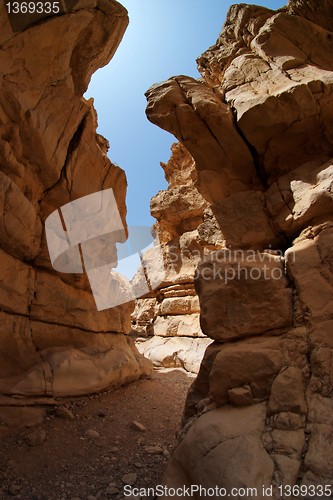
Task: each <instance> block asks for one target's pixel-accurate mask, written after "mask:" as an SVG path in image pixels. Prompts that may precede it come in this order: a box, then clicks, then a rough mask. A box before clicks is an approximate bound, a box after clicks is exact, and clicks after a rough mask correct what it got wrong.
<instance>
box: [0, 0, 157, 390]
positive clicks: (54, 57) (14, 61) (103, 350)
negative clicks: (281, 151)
mask: <svg viewBox="0 0 333 500" xmlns="http://www.w3.org/2000/svg"><path fill="white" fill-rule="evenodd" d="M5 9H6V8H5V5H4V4H2V5H1V6H0V44H1V54H0V63H1V64H0V66H1V84H0V156H1V162H0V179H1V189H0V211H1V213H0V308H1V327H0V351H1V363H0V392H1V393H4V394H7V395H11V394H12V395H16V394H19V395H21V396H66V395H77V394H84V393H87V392H95V391H100V390H102V389H104V388H105V387H108V386H109V385H112V386H118V385H121V384H123V383H124V382H128V381H130V380H135V379H137V378H139V377H140V376H142V375H146V374H149V372H150V370H151V365H150V362H149V361H147V360H144V359H143V358H142V356H141V355H140V354H139V353H138V352H137V350H136V349H135V347H134V345H133V342H132V341H131V339H129V338H127V337H125V336H124V334H126V333H128V332H129V331H130V314H131V312H132V309H133V303H128V304H124V305H122V306H118V307H116V308H113V309H110V310H105V311H101V312H99V311H97V308H96V304H95V302H94V299H93V296H92V293H91V290H90V288H89V284H88V281H87V279H86V278H85V277H84V275H73V274H60V273H56V272H55V271H54V270H53V269H52V266H51V262H50V258H49V255H48V250H47V245H46V238H45V231H44V222H45V219H46V218H47V217H48V215H50V214H51V213H52V212H53V211H54V210H57V209H58V208H60V207H61V206H62V205H64V204H66V203H68V202H70V201H73V200H76V199H77V198H80V197H82V196H85V195H88V194H91V193H94V192H97V191H100V190H103V189H107V188H112V189H113V191H114V195H115V198H116V201H117V205H118V210H119V213H120V215H121V217H122V221H123V224H124V227H126V221H125V214H126V206H125V195H126V177H125V174H124V172H123V171H122V170H121V169H120V168H119V167H116V166H114V165H113V164H112V163H111V162H110V160H109V159H108V158H107V156H106V152H107V149H108V144H107V141H106V140H105V139H104V138H102V137H101V136H99V135H97V134H96V127H97V119H96V114H95V111H94V108H93V102H92V100H90V101H87V100H85V99H84V98H83V97H82V95H83V93H84V92H85V90H86V88H87V85H88V83H89V80H90V77H91V75H92V73H93V72H94V71H95V70H96V69H97V68H99V67H101V66H103V65H105V64H106V63H107V62H108V61H109V60H110V59H111V57H112V56H113V54H114V52H115V50H116V49H117V47H118V45H119V43H120V41H121V39H122V36H123V33H124V31H125V29H126V26H127V23H128V17H127V12H126V10H125V9H124V8H123V7H122V6H121V5H120V4H119V3H117V2H116V1H114V0H111V1H105V0H96V1H95V0H91V1H90V0H89V1H88V2H85V1H79V2H77V3H76V5H75V7H74V8H73V10H72V11H71V12H70V13H69V12H65V11H62V12H61V15H58V16H51V17H47V18H45V19H44V18H40V19H39V18H38V19H37V18H34V17H33V16H32V17H31V18H29V19H30V20H29V22H28V24H25V25H24V26H23V25H22V26H21V25H20V26H19V23H16V22H14V21H15V20H13V18H12V17H11V18H10V19H9V18H8V16H7V13H6V10H5Z"/></svg>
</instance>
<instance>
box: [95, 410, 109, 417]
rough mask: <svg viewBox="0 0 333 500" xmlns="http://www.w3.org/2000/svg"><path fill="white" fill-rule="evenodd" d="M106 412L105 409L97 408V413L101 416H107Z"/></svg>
mask: <svg viewBox="0 0 333 500" xmlns="http://www.w3.org/2000/svg"><path fill="white" fill-rule="evenodd" d="M107 414H108V412H107V411H106V410H99V411H98V413H97V415H98V416H99V417H101V418H105V417H106V416H107Z"/></svg>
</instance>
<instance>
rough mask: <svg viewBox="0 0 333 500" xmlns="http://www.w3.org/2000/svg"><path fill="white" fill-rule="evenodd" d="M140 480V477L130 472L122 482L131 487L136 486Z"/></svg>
mask: <svg viewBox="0 0 333 500" xmlns="http://www.w3.org/2000/svg"><path fill="white" fill-rule="evenodd" d="M137 479H138V475H137V474H136V473H135V472H130V473H129V474H125V475H124V476H123V477H122V478H121V480H122V482H123V483H124V484H128V485H129V486H134V485H135V483H136V481H137Z"/></svg>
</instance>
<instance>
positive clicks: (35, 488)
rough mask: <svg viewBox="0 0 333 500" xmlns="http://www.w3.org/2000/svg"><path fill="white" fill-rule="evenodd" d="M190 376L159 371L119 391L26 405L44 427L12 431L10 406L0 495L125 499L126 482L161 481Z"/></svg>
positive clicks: (0, 452) (43, 499)
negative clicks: (41, 405)
mask: <svg viewBox="0 0 333 500" xmlns="http://www.w3.org/2000/svg"><path fill="white" fill-rule="evenodd" d="M192 381H193V378H192V377H190V376H188V374H187V373H186V372H184V371H181V370H171V371H161V372H160V371H155V372H154V374H153V377H152V379H150V380H140V381H138V382H136V383H133V384H130V385H128V386H126V387H121V388H120V389H117V390H115V391H109V392H104V393H102V394H98V395H93V396H88V397H81V398H76V399H71V400H67V401H65V402H61V404H59V406H57V407H54V406H51V407H47V408H46V409H45V408H43V409H42V410H41V409H39V408H35V409H34V408H25V409H24V410H22V411H26V412H27V414H26V418H28V419H29V418H30V420H31V422H30V423H31V424H35V422H36V419H37V420H38V419H39V420H40V422H39V424H37V425H31V427H24V428H21V429H19V430H17V431H15V432H11V433H10V434H8V424H9V425H10V417H11V414H12V413H11V409H8V412H7V415H6V412H5V413H4V415H5V417H4V416H3V417H2V418H1V420H2V422H1V425H0V432H1V430H2V434H3V435H2V437H1V449H0V474H1V484H0V498H1V499H2V498H3V499H5V498H20V499H24V500H26V499H29V500H74V499H75V500H86V499H87V500H94V499H99V500H103V499H108V498H114V499H121V498H124V490H123V488H124V484H125V483H127V484H128V483H129V484H134V485H135V487H153V486H155V485H157V484H160V482H161V479H162V476H163V473H164V471H165V467H166V463H167V460H168V456H169V453H170V451H171V450H172V447H173V446H174V443H175V434H176V432H177V428H178V426H179V423H180V419H181V414H182V410H183V406H184V400H185V397H186V393H187V391H188V388H189V386H190V384H191V383H192ZM59 403H60V402H59ZM40 412H44V415H42V416H41V413H40ZM0 416H1V412H0ZM13 418H14V417H13ZM6 420H7V421H6ZM12 424H13V425H15V422H14V420H12ZM127 498H128V497H127ZM133 498H138V497H133ZM151 498H153V497H151Z"/></svg>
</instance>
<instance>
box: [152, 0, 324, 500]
mask: <svg viewBox="0 0 333 500" xmlns="http://www.w3.org/2000/svg"><path fill="white" fill-rule="evenodd" d="M332 23H333V12H332V2H330V1H326V2H325V1H323V2H314V1H311V0H303V1H298V0H291V1H290V3H289V5H288V6H287V7H285V8H284V9H281V10H279V11H277V12H275V11H272V10H269V9H266V8H262V7H256V6H253V5H245V4H240V5H235V6H233V7H231V9H230V11H229V13H228V17H227V20H226V23H225V26H224V29H223V32H222V33H221V35H220V36H219V38H218V40H217V43H216V44H215V45H214V46H213V47H211V48H210V49H209V50H208V51H207V52H205V53H204V54H203V55H202V56H201V57H200V58H199V59H198V67H199V70H200V72H201V74H202V79H200V80H199V81H197V80H194V79H193V78H188V77H185V76H181V77H173V78H171V79H170V80H168V81H166V82H163V83H162V84H158V85H155V86H153V87H152V88H151V89H149V91H148V92H147V99H148V107H147V115H148V118H149V119H150V120H151V121H152V122H153V123H155V124H157V125H159V126H160V127H162V128H164V129H165V130H168V131H169V132H171V133H172V134H174V135H175V136H176V138H177V139H178V140H179V141H180V144H182V146H176V147H177V148H180V149H182V150H183V149H184V147H185V148H186V149H187V150H188V152H189V153H190V154H191V156H192V158H193V166H194V168H195V170H196V174H194V175H192V176H191V177H188V178H187V181H186V186H187V189H185V188H184V187H183V186H182V190H183V193H184V195H183V197H182V199H184V200H186V197H187V196H188V193H192V192H193V189H194V188H196V189H197V190H198V192H199V193H200V194H198V200H201V199H203V200H205V202H206V204H204V203H203V204H202V207H203V214H202V219H201V222H200V224H199V225H198V226H197V229H196V231H197V239H196V244H197V245H199V246H200V245H201V243H202V242H203V241H204V242H210V243H211V245H214V244H215V243H214V242H218V245H219V249H218V250H217V251H214V252H211V253H210V254H209V255H208V256H207V255H206V256H205V255H203V256H202V258H201V259H200V263H199V266H198V268H197V270H196V273H195V289H196V291H197V294H198V296H199V300H200V310H201V328H202V331H203V333H204V334H206V335H207V336H208V337H210V338H212V339H214V342H213V343H212V344H211V345H209V347H208V348H207V350H206V353H205V357H204V359H203V362H202V364H201V368H200V372H199V375H198V377H197V379H196V381H195V382H194V384H193V385H192V387H191V389H190V392H189V394H188V398H187V402H186V407H185V412H184V420H183V430H182V432H181V434H180V437H179V444H178V446H177V448H176V449H175V452H174V454H173V457H172V458H171V460H170V463H169V468H168V472H167V474H166V478H165V482H166V484H167V485H168V486H170V487H180V486H182V485H184V484H185V485H187V486H190V485H191V484H195V485H201V486H202V487H206V488H208V487H212V486H213V487H215V485H217V486H218V487H219V488H225V489H226V491H227V494H228V493H230V490H231V488H257V491H256V492H254V491H252V492H248V494H247V495H245V496H246V498H264V497H265V495H264V493H263V491H262V485H266V486H270V485H272V486H273V494H272V495H269V496H271V497H272V498H275V499H278V498H285V497H286V495H287V496H288V492H287V490H283V487H284V486H285V485H289V486H293V485H303V486H304V487H309V486H310V485H314V487H315V489H313V490H312V491H313V492H314V494H315V495H318V496H320V488H321V487H325V485H326V486H327V487H328V485H331V484H332V479H333V473H332V471H333V444H332V439H331V434H332V430H333V412H332V409H333V389H332V388H333V372H332V362H331V359H332V352H333V351H332V349H333V340H332V339H333V337H332V331H333V319H332V304H331V302H332V283H333V278H332V272H333V267H332V262H333V250H332V239H333V215H332V214H333V210H332V207H333V205H332V203H333V196H332V184H333V166H332V165H333V159H332V145H333V129H332V123H333V121H332V118H333V99H332V95H333V56H332V55H333V32H332ZM153 207H154V202H153ZM180 217H181V216H180ZM162 224H165V227H169V226H168V214H167V215H166V217H165V223H164V221H163V223H162ZM160 225H161V224H160ZM211 249H212V248H211ZM167 306H168V304H166V307H167ZM316 488H317V489H316ZM201 496H203V495H202V494H200V492H197V493H195V494H194V495H193V498H200V497H201ZM229 496H230V495H229ZM233 496H235V498H242V497H244V495H242V492H240V493H239V494H238V495H233ZM328 496H332V493H328Z"/></svg>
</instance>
